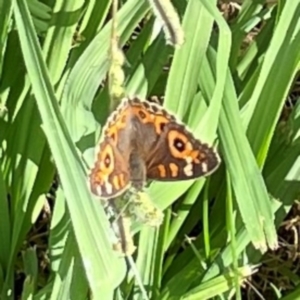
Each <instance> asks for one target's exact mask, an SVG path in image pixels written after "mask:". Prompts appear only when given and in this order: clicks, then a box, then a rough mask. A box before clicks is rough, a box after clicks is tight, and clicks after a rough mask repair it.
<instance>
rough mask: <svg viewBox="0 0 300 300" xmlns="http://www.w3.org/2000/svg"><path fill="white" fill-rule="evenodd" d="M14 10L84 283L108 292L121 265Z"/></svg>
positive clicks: (24, 20) (20, 14)
mask: <svg viewBox="0 0 300 300" xmlns="http://www.w3.org/2000/svg"><path fill="white" fill-rule="evenodd" d="M14 14H15V17H16V20H17V27H18V30H19V37H20V42H21V47H22V49H23V53H24V58H25V64H26V66H27V71H28V74H29V77H30V79H31V83H32V88H33V91H34V94H35V96H36V100H37V104H38V108H39V110H40V113H41V117H42V120H43V123H44V124H43V129H44V131H45V134H46V137H47V139H48V142H49V145H50V148H51V151H52V154H53V158H54V160H55V162H56V166H57V168H58V172H59V175H60V179H61V183H62V186H63V189H64V194H65V196H66V199H67V202H68V208H69V212H70V216H71V219H72V225H73V228H74V232H75V236H76V239H77V242H78V245H79V249H80V252H81V255H82V257H83V263H84V266H85V269H86V274H87V277H88V281H89V284H90V286H91V289H92V291H93V293H94V294H95V295H96V294H97V293H99V291H100V290H101V289H102V290H106V291H107V289H108V290H111V289H113V287H115V286H116V285H117V284H118V283H119V282H120V280H121V279H122V278H123V277H124V271H125V269H124V267H125V265H124V263H123V261H121V260H119V259H117V257H116V254H115V253H113V252H112V249H111V247H110V241H109V238H108V232H109V226H108V222H107V221H106V217H105V214H104V212H103V210H102V209H100V206H99V204H98V203H95V202H93V199H91V196H90V192H89V191H88V189H87V185H86V177H85V176H86V175H85V174H84V173H83V168H82V165H81V162H80V161H79V159H78V157H77V156H76V150H75V148H74V145H73V144H72V142H71V141H70V137H69V134H68V132H67V130H66V127H65V124H64V121H63V119H62V116H61V114H60V111H59V108H58V106H57V100H56V99H55V95H54V92H53V88H52V86H51V84H50V81H49V76H48V73H47V70H46V67H45V64H44V62H43V59H42V54H41V51H40V48H39V46H38V43H37V39H36V36H35V33H34V30H33V25H32V22H31V20H30V17H29V14H28V9H27V7H26V4H25V2H24V1H22V0H17V1H15V5H14ZM108 258H109V259H108Z"/></svg>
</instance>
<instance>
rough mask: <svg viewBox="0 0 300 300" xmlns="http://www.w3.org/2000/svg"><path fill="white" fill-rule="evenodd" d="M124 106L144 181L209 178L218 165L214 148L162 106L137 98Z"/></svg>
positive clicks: (217, 157) (218, 159) (218, 161)
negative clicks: (143, 163)
mask: <svg viewBox="0 0 300 300" xmlns="http://www.w3.org/2000/svg"><path fill="white" fill-rule="evenodd" d="M128 106H129V107H130V110H131V121H132V124H133V128H134V130H135V143H136V145H135V146H136V148H137V150H138V151H137V152H138V153H139V155H140V156H141V157H142V160H143V161H144V162H145V165H146V170H147V178H149V179H154V180H160V181H173V180H174V181H175V180H187V179H193V178H197V177H201V176H205V175H209V174H211V173H212V172H214V171H215V170H216V168H217V167H218V166H219V163H220V158H219V155H218V153H217V152H216V151H215V149H214V148H213V147H211V146H209V145H208V144H205V143H202V142H201V141H199V140H198V139H196V138H195V137H194V135H193V134H192V133H191V132H190V131H188V130H187V128H186V126H185V125H184V124H181V122H179V121H178V120H177V119H176V118H175V116H173V115H172V114H170V113H168V112H167V111H166V110H165V109H164V108H163V107H162V106H160V105H157V104H154V103H149V102H146V101H142V100H140V99H138V98H133V99H129V100H128Z"/></svg>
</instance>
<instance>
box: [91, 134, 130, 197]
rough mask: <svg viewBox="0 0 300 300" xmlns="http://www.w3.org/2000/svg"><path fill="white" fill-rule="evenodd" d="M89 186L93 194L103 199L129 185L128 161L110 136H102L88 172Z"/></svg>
mask: <svg viewBox="0 0 300 300" xmlns="http://www.w3.org/2000/svg"><path fill="white" fill-rule="evenodd" d="M90 186H91V190H92V192H93V193H94V194H96V195H97V196H100V197H101V198H104V199H109V198H114V197H116V196H118V195H120V194H122V193H123V192H124V191H125V190H126V189H128V188H129V186H130V174H129V166H128V161H127V160H126V159H125V158H124V157H123V156H122V154H121V153H120V151H119V150H118V148H117V147H116V145H115V143H114V141H113V140H112V139H111V138H110V137H107V136H106V137H104V139H103V141H102V142H101V143H100V147H99V151H98V152H97V158H96V162H95V165H94V167H93V168H92V170H91V173H90Z"/></svg>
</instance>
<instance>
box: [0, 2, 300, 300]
mask: <svg viewBox="0 0 300 300" xmlns="http://www.w3.org/2000/svg"><path fill="white" fill-rule="evenodd" d="M110 2H111V1H109V0H101V1H96V0H91V1H84V0H74V1H68V0H56V1H47V0H45V1H43V2H38V1H36V0H28V1H25V0H14V1H10V0H5V1H3V0H2V1H0V50H1V56H0V71H1V84H0V97H1V108H0V109H1V119H0V128H1V130H0V139H1V152H0V153H1V169H0V291H1V296H0V297H1V299H14V297H15V293H16V291H15V287H14V282H15V275H16V274H15V270H16V264H17V263H18V262H19V261H20V259H19V256H18V253H19V252H20V249H21V248H22V249H23V250H24V251H23V252H22V253H23V255H22V264H23V269H24V272H25V276H26V277H25V281H24V285H23V290H22V299H32V297H33V298H34V299H87V298H88V297H89V296H88V294H89V289H90V293H91V294H92V295H93V297H94V299H145V295H143V293H142V291H143V289H144V294H145V293H146V294H147V295H148V297H149V298H151V299H208V298H211V297H214V296H216V295H219V297H220V298H223V299H228V298H229V297H230V295H231V293H232V292H236V295H237V298H241V296H240V283H241V280H242V278H244V276H247V275H249V274H251V272H252V270H251V267H250V266H251V265H252V264H256V263H258V262H259V261H260V259H261V253H262V252H264V251H266V249H267V247H270V248H274V247H276V245H277V238H276V232H275V226H278V225H279V224H280V222H281V221H282V220H283V218H284V217H285V215H286V213H287V211H288V209H289V208H290V206H291V204H292V203H293V201H294V199H295V198H296V197H297V195H298V193H299V162H298V160H297V157H298V154H299V151H300V147H299V138H298V130H299V125H300V124H299V117H298V115H299V114H298V110H299V108H298V106H297V105H296V106H295V107H294V109H293V111H292V113H291V114H290V116H289V119H288V120H287V121H285V122H283V123H282V124H283V125H282V126H279V127H276V126H277V124H278V120H279V117H280V114H281V112H282V109H283V106H284V103H285V101H286V97H287V95H288V93H289V91H290V89H291V87H292V85H293V82H294V80H295V78H296V74H297V72H298V70H299V58H300V51H299V49H300V21H299V15H300V1H299V0H293V1H278V2H277V3H276V4H274V5H267V4H266V3H265V1H250V0H245V1H243V4H242V6H241V10H240V11H239V12H238V14H237V16H236V17H235V18H234V19H233V20H232V22H231V24H230V27H229V26H228V25H227V24H226V22H225V20H224V18H223V17H222V16H221V14H220V12H219V10H218V9H217V7H216V1H211V0H189V1H179V0H174V1H173V4H174V6H175V7H176V9H177V11H178V13H179V14H180V18H181V19H182V23H183V28H184V31H185V44H184V45H183V46H182V47H181V48H180V49H176V51H175V50H174V49H173V48H172V47H171V46H167V45H166V43H165V40H164V36H163V34H162V33H160V34H158V35H157V36H156V35H154V29H153V28H154V27H153V26H154V17H153V16H151V14H150V13H151V11H150V6H149V4H148V2H147V1H146V0H127V1H124V2H123V3H122V5H121V7H120V9H119V12H118V23H119V24H118V34H119V35H120V44H121V45H125V44H126V49H127V50H126V68H125V71H126V92H127V93H128V94H129V95H135V94H137V95H139V96H141V97H146V96H149V95H164V96H165V99H164V106H165V107H166V108H168V109H169V110H170V111H172V112H174V113H176V114H177V115H178V116H179V118H181V119H182V120H183V121H185V122H186V123H187V124H188V125H189V127H191V128H192V130H193V132H194V133H195V135H196V136H197V137H199V138H200V139H201V140H203V141H206V142H210V143H212V142H213V141H214V140H215V138H216V133H217V137H218V143H219V149H220V154H221V157H222V160H223V164H222V166H221V167H220V168H219V170H218V171H217V172H216V173H215V174H214V175H213V176H211V178H210V179H209V185H208V184H207V183H208V180H207V179H201V180H197V181H191V182H178V183H153V184H152V185H151V187H150V189H149V195H150V197H151V199H153V201H154V202H155V203H156V204H157V205H158V206H159V207H160V208H161V209H164V213H165V220H164V223H163V225H162V226H161V227H160V228H159V229H158V230H156V229H153V228H148V227H143V228H137V227H136V228H135V229H136V231H137V232H138V234H137V235H136V244H137V246H138V251H137V253H136V256H135V257H134V259H135V262H136V268H137V270H138V272H139V274H140V278H139V279H140V282H139V280H137V279H136V278H135V277H133V274H132V272H131V271H130V272H127V266H126V263H125V260H124V259H123V258H119V257H118V255H117V254H116V253H114V252H113V251H112V248H111V241H110V231H109V224H108V221H107V218H106V217H105V214H104V211H103V208H102V207H101V205H100V201H99V200H97V199H96V198H95V197H93V196H92V195H91V193H90V191H89V189H88V185H87V170H88V168H89V166H90V165H91V164H92V162H93V149H94V146H95V144H96V142H97V140H98V138H99V132H100V128H101V127H100V125H102V124H103V123H104V122H105V119H106V117H107V115H108V113H109V95H108V90H107V86H106V85H104V86H102V85H100V84H101V83H102V82H103V80H104V79H105V78H106V75H107V71H108V66H109V59H108V57H109V56H108V50H109V42H110V25H111V23H110V21H109V19H110V17H109V7H110V4H111V3H110ZM145 16H148V18H147V22H144V24H143V26H142V27H141V28H140V33H139V35H138V36H137V38H136V39H132V40H130V42H128V41H129V39H130V37H131V36H132V33H133V31H134V29H135V28H136V27H137V26H138V24H139V23H140V22H141V21H142V20H143V19H144V18H145ZM260 23H261V30H260V31H259V33H258V34H257V35H256V36H255V37H254V40H253V42H252V43H250V44H247V45H246V46H244V44H243V42H244V40H245V37H246V36H247V34H248V33H249V32H250V31H251V30H253V28H254V27H255V26H257V25H258V24H260ZM75 32H76V33H77V37H79V38H80V37H83V40H79V41H78V40H76V37H75V36H74V33H75ZM74 39H75V40H74ZM241 49H243V50H241ZM171 54H174V57H173V60H172V63H171V66H170V70H169V72H164V71H163V67H164V66H165V65H166V64H167V62H168V60H169V57H170V55H171ZM56 169H57V171H58V173H59V176H60V181H61V186H60V187H59V189H58V192H57V195H56V201H55V206H54V210H53V216H52V219H51V224H50V225H49V244H48V246H47V247H48V255H49V264H50V268H51V274H50V276H49V278H48V280H47V281H46V282H43V281H42V278H41V274H40V273H39V268H38V257H37V251H36V249H33V248H30V247H28V245H27V244H26V236H27V233H28V232H29V230H30V229H31V227H32V224H34V223H35V221H36V220H37V217H38V216H39V214H40V212H41V211H42V209H43V206H44V202H45V194H46V193H47V192H48V191H49V188H50V186H51V184H52V181H53V177H54V174H55V172H56ZM175 200H178V201H177V202H176V203H175V205H173V206H170V205H171V204H172V203H174V202H175ZM195 228H197V230H196V239H195V240H193V242H192V244H189V245H185V246H184V247H182V244H183V243H184V242H185V241H186V237H187V236H192V235H193V234H194V232H195ZM258 249H259V250H260V251H258ZM294 282H295V288H298V289H299V286H298V287H296V285H297V284H298V285H299V278H296V279H295V280H294ZM141 283H142V284H141ZM274 290H275V292H276V295H277V296H278V298H280V296H281V295H280V290H279V289H277V288H276V287H274ZM288 297H289V296H287V297H286V299H288ZM291 297H293V295H291ZM291 299H294V298H291Z"/></svg>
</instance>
